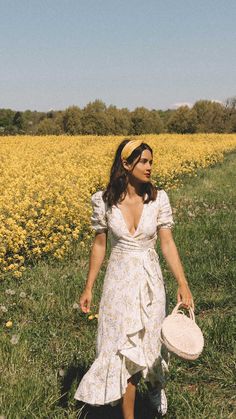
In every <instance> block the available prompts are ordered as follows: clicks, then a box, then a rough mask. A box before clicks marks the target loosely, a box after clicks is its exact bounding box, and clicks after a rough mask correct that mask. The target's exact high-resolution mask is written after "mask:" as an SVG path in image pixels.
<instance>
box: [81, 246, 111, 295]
mask: <svg viewBox="0 0 236 419" xmlns="http://www.w3.org/2000/svg"><path fill="white" fill-rule="evenodd" d="M105 254H106V247H104V244H100V243H98V242H96V241H94V243H93V245H92V248H91V252H90V258H89V271H88V275H87V281H86V284H85V289H86V290H90V291H91V290H92V288H93V285H94V282H95V280H96V278H97V275H98V272H99V270H100V268H101V265H102V263H103V260H104V257H105Z"/></svg>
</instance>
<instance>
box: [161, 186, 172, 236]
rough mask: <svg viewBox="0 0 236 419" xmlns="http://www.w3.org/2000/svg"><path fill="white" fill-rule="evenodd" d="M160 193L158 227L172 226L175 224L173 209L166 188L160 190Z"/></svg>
mask: <svg viewBox="0 0 236 419" xmlns="http://www.w3.org/2000/svg"><path fill="white" fill-rule="evenodd" d="M158 194H159V212H158V216H157V228H158V229H160V228H172V227H173V225H174V220H173V215H172V209H171V205H170V201H169V197H168V195H167V193H166V192H165V191H164V189H161V190H160V191H158Z"/></svg>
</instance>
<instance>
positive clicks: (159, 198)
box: [155, 186, 168, 204]
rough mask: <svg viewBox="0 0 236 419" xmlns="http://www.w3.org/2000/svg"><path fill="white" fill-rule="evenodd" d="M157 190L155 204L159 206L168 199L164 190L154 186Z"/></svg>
mask: <svg viewBox="0 0 236 419" xmlns="http://www.w3.org/2000/svg"><path fill="white" fill-rule="evenodd" d="M156 189H157V197H156V201H155V202H156V203H158V204H160V203H161V202H163V201H166V200H167V199H168V194H167V192H166V191H165V189H162V188H160V187H159V186H156Z"/></svg>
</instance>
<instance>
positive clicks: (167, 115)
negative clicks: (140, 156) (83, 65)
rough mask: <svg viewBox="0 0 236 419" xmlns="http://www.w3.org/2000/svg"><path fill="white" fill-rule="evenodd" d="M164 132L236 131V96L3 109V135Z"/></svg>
mask: <svg viewBox="0 0 236 419" xmlns="http://www.w3.org/2000/svg"><path fill="white" fill-rule="evenodd" d="M164 132H170V133H180V134H187V133H189V134H192V133H198V132H217V133H234V132H236V96H234V97H231V98H229V99H227V100H226V101H225V103H218V102H214V101H209V100H199V101H197V102H195V104H194V105H193V107H192V108H190V107H188V106H180V107H179V108H178V109H175V110H174V109H167V110H165V111H163V110H156V109H152V110H149V109H147V108H145V107H137V108H136V109H135V110H134V111H130V110H129V109H127V108H122V109H119V108H117V107H116V106H114V105H110V106H106V104H105V103H104V102H102V101H101V100H99V99H97V100H95V101H94V102H90V103H89V104H87V105H86V106H85V107H84V108H83V109H81V108H80V107H78V106H70V107H68V108H67V109H65V110H58V111H54V110H51V111H49V112H38V111H31V110H26V111H22V112H20V111H14V110H11V109H0V135H24V134H29V135H49V134H53V135H60V134H68V135H80V134H81V135H86V134H91V135H139V134H159V133H164Z"/></svg>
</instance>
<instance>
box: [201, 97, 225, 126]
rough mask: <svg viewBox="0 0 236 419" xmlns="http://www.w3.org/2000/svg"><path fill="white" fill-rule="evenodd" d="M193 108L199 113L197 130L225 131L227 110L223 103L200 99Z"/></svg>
mask: <svg viewBox="0 0 236 419" xmlns="http://www.w3.org/2000/svg"><path fill="white" fill-rule="evenodd" d="M193 110H194V111H195V112H196V115H197V129H196V132H225V130H226V123H227V112H226V109H225V107H224V106H223V105H222V104H220V103H217V102H212V101H209V100H199V101H197V102H196V103H195V104H194V106H193Z"/></svg>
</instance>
